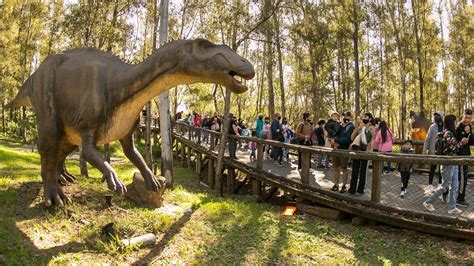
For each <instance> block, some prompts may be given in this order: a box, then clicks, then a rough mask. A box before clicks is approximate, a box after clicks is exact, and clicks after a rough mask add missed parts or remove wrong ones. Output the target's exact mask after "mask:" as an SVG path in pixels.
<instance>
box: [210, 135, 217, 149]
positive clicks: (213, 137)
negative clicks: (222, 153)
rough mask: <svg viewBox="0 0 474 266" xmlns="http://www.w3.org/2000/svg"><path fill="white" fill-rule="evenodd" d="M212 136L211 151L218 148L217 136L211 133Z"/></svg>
mask: <svg viewBox="0 0 474 266" xmlns="http://www.w3.org/2000/svg"><path fill="white" fill-rule="evenodd" d="M210 134H211V136H210V140H211V143H210V144H209V145H210V147H209V149H210V150H211V151H213V150H214V147H215V146H216V135H214V133H210Z"/></svg>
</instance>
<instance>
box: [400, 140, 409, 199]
mask: <svg viewBox="0 0 474 266" xmlns="http://www.w3.org/2000/svg"><path fill="white" fill-rule="evenodd" d="M412 145H413V142H412V141H411V140H406V141H405V142H404V143H403V146H402V150H401V152H402V153H407V154H411V153H413V149H412ZM412 170H413V164H412V163H398V171H399V172H400V175H401V177H402V192H400V197H401V198H404V197H405V195H406V194H407V193H408V191H407V187H408V180H410V173H411V172H412Z"/></svg>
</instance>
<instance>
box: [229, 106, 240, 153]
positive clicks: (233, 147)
mask: <svg viewBox="0 0 474 266" xmlns="http://www.w3.org/2000/svg"><path fill="white" fill-rule="evenodd" d="M229 119H230V120H229V129H228V130H229V131H228V133H229V135H230V136H238V135H239V130H238V128H237V122H236V121H235V117H234V116H233V114H231V113H230V114H229ZM228 142H229V156H230V158H231V159H237V156H236V155H235V153H236V151H237V140H236V139H235V138H232V137H230V138H229V141H228Z"/></svg>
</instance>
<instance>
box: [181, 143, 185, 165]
mask: <svg viewBox="0 0 474 266" xmlns="http://www.w3.org/2000/svg"><path fill="white" fill-rule="evenodd" d="M185 159H186V145H184V143H181V162H182V163H183V167H186V160H185Z"/></svg>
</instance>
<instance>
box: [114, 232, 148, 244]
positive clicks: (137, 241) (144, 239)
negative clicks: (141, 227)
mask: <svg viewBox="0 0 474 266" xmlns="http://www.w3.org/2000/svg"><path fill="white" fill-rule="evenodd" d="M155 242H156V236H155V235H154V234H152V233H148V234H146V235H142V236H137V237H134V238H130V239H123V240H122V244H123V245H124V246H130V245H139V246H150V245H154V244H155Z"/></svg>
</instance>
